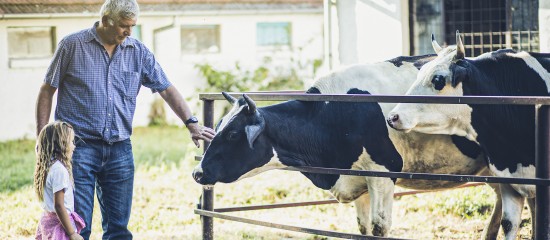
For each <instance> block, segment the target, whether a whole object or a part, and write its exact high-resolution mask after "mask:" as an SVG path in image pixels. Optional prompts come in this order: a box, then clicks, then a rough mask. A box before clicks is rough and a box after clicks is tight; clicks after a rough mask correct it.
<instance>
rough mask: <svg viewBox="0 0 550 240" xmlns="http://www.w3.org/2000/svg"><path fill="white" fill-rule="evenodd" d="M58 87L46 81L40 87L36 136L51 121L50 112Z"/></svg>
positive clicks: (37, 100) (37, 102) (37, 101)
mask: <svg viewBox="0 0 550 240" xmlns="http://www.w3.org/2000/svg"><path fill="white" fill-rule="evenodd" d="M56 90H57V88H54V87H52V86H50V85H48V84H46V83H44V84H42V86H41V87H40V92H39V93H38V99H36V136H38V134H39V133H40V130H42V128H43V127H44V126H45V125H46V124H48V122H49V121H50V113H51V111H52V102H53V95H54V94H55V91H56Z"/></svg>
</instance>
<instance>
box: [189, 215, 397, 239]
mask: <svg viewBox="0 0 550 240" xmlns="http://www.w3.org/2000/svg"><path fill="white" fill-rule="evenodd" d="M195 214H198V215H201V216H208V217H215V218H221V219H225V220H230V221H235V222H242V223H248V224H253V225H258V226H264V227H270V228H278V229H283V230H288V231H294V232H303V233H309V234H316V235H321V236H327V237H337V238H345V239H395V240H399V239H403V238H384V237H375V236H365V235H360V234H353V233H341V232H334V231H325V230H319V229H313V228H304V227H296V226H290V225H285V224H277V223H271V222H265V221H258V220H253V219H249V218H242V217H236V216H231V215H227V214H224V213H217V212H213V211H205V210H201V209H195Z"/></svg>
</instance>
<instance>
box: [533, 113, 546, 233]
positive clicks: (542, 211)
mask: <svg viewBox="0 0 550 240" xmlns="http://www.w3.org/2000/svg"><path fill="white" fill-rule="evenodd" d="M535 109H536V110H537V109H538V112H537V114H535V116H536V117H537V124H536V128H537V133H536V134H537V135H536V136H537V142H536V144H535V147H536V149H537V150H536V154H537V160H536V167H537V170H536V177H537V178H541V179H549V178H550V164H549V163H550V107H549V106H547V105H542V106H540V107H536V108H535ZM536 193H537V197H536V206H537V211H536V220H535V229H534V231H535V239H550V206H548V203H549V202H550V186H542V185H537V191H536Z"/></svg>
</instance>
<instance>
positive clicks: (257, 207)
mask: <svg viewBox="0 0 550 240" xmlns="http://www.w3.org/2000/svg"><path fill="white" fill-rule="evenodd" d="M333 203H338V200H336V199H327V200H319V201H307V202H295V203H276V204H265V205H252V206H243V207H225V208H215V209H214V212H220V213H223V212H240V211H252V210H263V209H274V208H288V207H304V206H314V205H323V204H333Z"/></svg>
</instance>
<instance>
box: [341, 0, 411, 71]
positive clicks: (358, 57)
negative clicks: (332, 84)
mask: <svg viewBox="0 0 550 240" xmlns="http://www.w3.org/2000/svg"><path fill="white" fill-rule="evenodd" d="M336 7H337V8H338V11H337V19H336V21H333V23H332V24H333V26H334V27H335V30H334V31H335V32H339V37H337V39H335V41H334V44H335V47H334V49H338V51H337V52H336V53H335V56H337V57H336V60H338V61H337V62H336V64H335V65H336V66H338V65H349V64H354V63H364V62H378V61H384V60H387V59H390V58H394V57H396V56H400V55H408V54H409V32H408V29H409V25H408V24H409V22H408V1H404V0H349V1H337V6H336Z"/></svg>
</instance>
